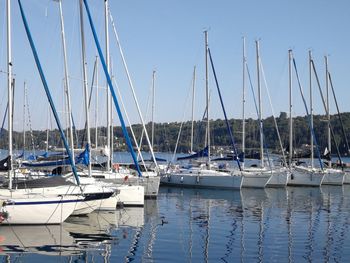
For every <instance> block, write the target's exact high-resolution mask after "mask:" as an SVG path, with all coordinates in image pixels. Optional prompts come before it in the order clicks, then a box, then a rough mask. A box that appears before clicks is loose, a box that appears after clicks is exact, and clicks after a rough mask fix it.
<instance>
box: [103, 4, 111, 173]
mask: <svg viewBox="0 0 350 263" xmlns="http://www.w3.org/2000/svg"><path fill="white" fill-rule="evenodd" d="M105 42H106V47H105V48H106V56H105V58H106V66H107V71H108V73H110V60H109V30H108V0H105ZM106 86H107V87H106V92H107V146H108V148H107V149H108V154H107V165H106V170H107V171H109V170H110V169H111V159H112V152H111V95H110V91H109V89H108V83H107V82H106Z"/></svg>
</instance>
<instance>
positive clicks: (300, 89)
mask: <svg viewBox="0 0 350 263" xmlns="http://www.w3.org/2000/svg"><path fill="white" fill-rule="evenodd" d="M293 65H294V71H295V75H296V77H297V81H298V87H299V91H300V95H301V98H302V100H303V104H304V108H305V111H306V115H307V116H308V120H309V128H310V129H311V133H312V138H313V141H314V143H315V145H316V153H317V157H318V161H319V163H320V167H321V170H323V163H322V160H321V154H320V149H319V147H318V143H317V139H316V135H315V131H314V129H312V128H311V127H312V125H311V115H310V114H309V110H308V107H307V104H306V100H305V96H304V92H303V87H302V85H301V82H300V78H299V74H298V69H297V64H296V62H295V58H294V57H293Z"/></svg>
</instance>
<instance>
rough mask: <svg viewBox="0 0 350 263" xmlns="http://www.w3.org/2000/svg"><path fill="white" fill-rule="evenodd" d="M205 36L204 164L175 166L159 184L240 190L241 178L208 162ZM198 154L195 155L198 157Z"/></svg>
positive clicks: (207, 92)
mask: <svg viewBox="0 0 350 263" xmlns="http://www.w3.org/2000/svg"><path fill="white" fill-rule="evenodd" d="M204 34H205V76H206V78H205V79H206V81H205V83H206V120H207V129H206V130H207V131H206V148H205V150H204V151H201V153H202V156H206V159H207V161H206V163H205V164H204V163H203V164H201V165H200V166H199V167H191V168H189V169H188V168H183V167H181V168H180V167H178V166H175V167H174V168H172V167H169V169H168V170H167V171H166V172H164V173H163V174H162V175H161V179H160V182H161V184H163V185H172V186H182V187H192V188H221V189H240V188H241V185H242V176H241V175H240V174H238V173H227V172H222V171H217V170H215V169H213V164H211V160H210V124H209V123H210V122H209V82H208V55H209V48H208V31H204ZM198 154H199V153H197V154H195V155H198Z"/></svg>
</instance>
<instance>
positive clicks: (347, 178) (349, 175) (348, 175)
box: [343, 171, 350, 184]
mask: <svg viewBox="0 0 350 263" xmlns="http://www.w3.org/2000/svg"><path fill="white" fill-rule="evenodd" d="M343 184H350V171H345V174H344V181H343Z"/></svg>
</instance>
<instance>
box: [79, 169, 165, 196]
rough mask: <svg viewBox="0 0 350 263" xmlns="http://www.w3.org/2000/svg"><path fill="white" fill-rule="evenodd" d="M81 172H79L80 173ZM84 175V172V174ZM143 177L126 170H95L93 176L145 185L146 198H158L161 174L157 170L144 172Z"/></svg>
mask: <svg viewBox="0 0 350 263" xmlns="http://www.w3.org/2000/svg"><path fill="white" fill-rule="evenodd" d="M78 174H79V173H78ZM82 175H83V174H82ZM142 175H143V176H142V177H138V176H135V175H133V174H131V173H130V172H128V170H126V171H124V170H123V171H120V172H106V171H98V170H94V171H93V172H92V176H93V177H95V178H99V179H102V180H103V181H105V182H110V183H113V184H118V185H119V184H129V185H136V186H138V185H141V186H143V187H144V194H145V198H150V199H156V198H157V196H158V192H159V184H160V176H158V175H157V174H156V173H155V172H143V173H142Z"/></svg>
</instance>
